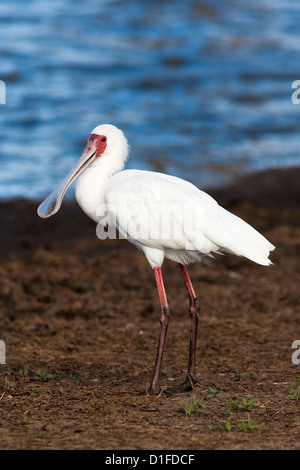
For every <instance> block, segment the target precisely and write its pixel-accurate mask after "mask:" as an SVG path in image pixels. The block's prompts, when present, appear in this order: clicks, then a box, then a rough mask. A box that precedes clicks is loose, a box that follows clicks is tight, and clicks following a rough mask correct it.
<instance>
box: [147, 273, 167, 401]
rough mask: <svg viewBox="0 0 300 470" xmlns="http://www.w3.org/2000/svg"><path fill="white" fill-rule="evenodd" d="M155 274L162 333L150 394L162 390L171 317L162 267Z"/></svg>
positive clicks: (155, 393)
mask: <svg viewBox="0 0 300 470" xmlns="http://www.w3.org/2000/svg"><path fill="white" fill-rule="evenodd" d="M154 274H155V279H156V284H157V289H158V295H159V300H160V314H159V321H160V334H159V341H158V346H157V353H156V361H155V366H154V371H153V376H152V380H151V384H150V387H149V389H148V393H149V394H150V395H158V394H159V392H160V385H159V377H160V371H161V363H162V357H163V352H164V346H165V341H166V335H167V329H168V323H169V318H170V310H169V306H168V301H167V296H166V291H165V287H164V283H163V278H162V273H161V269H160V268H159V267H158V268H154Z"/></svg>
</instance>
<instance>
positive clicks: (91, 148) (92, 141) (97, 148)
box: [83, 134, 107, 157]
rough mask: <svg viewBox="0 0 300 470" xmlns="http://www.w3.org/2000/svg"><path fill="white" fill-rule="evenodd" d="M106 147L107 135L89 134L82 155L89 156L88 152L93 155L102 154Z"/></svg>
mask: <svg viewBox="0 0 300 470" xmlns="http://www.w3.org/2000/svg"><path fill="white" fill-rule="evenodd" d="M106 147H107V137H106V136H105V135H98V134H91V135H90V137H89V140H88V141H87V144H86V147H85V149H84V151H83V155H84V154H86V155H87V156H90V153H91V152H92V154H94V156H95V157H99V156H100V155H102V154H103V153H104V151H105V149H106Z"/></svg>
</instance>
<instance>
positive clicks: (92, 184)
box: [75, 148, 128, 222]
mask: <svg viewBox="0 0 300 470" xmlns="http://www.w3.org/2000/svg"><path fill="white" fill-rule="evenodd" d="M127 153H128V150H127V148H124V150H123V151H122V149H121V151H120V150H119V151H118V152H117V153H116V152H112V151H111V152H107V153H106V154H105V155H102V156H100V157H98V158H97V159H96V160H95V161H94V162H93V163H92V164H91V165H90V166H89V167H88V168H87V169H86V170H85V171H84V172H83V173H82V175H81V176H80V177H79V179H78V182H77V184H76V191H75V195H76V200H77V202H78V204H79V206H80V207H81V209H82V210H83V211H84V212H85V213H86V214H87V215H88V216H89V217H90V218H91V219H93V220H95V222H97V221H98V219H97V216H96V212H97V208H98V206H99V205H101V204H102V203H103V198H104V190H105V185H106V183H107V182H108V181H109V179H110V178H111V177H112V176H113V175H114V174H116V173H118V172H119V171H121V170H123V168H124V165H125V161H126V158H127Z"/></svg>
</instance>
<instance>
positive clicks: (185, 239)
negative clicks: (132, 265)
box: [105, 170, 274, 265]
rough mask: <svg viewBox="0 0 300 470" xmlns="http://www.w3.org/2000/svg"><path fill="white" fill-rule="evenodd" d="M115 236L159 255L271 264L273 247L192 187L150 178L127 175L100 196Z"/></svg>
mask: <svg viewBox="0 0 300 470" xmlns="http://www.w3.org/2000/svg"><path fill="white" fill-rule="evenodd" d="M105 202H106V207H107V210H108V212H109V214H110V216H111V217H112V218H113V219H114V220H115V221H116V226H117V228H118V229H119V231H120V233H121V234H122V235H123V236H125V237H128V238H129V239H130V241H133V242H134V241H136V242H137V244H140V245H144V246H148V247H151V248H158V249H175V250H187V251H198V252H200V253H203V254H208V253H210V252H229V253H234V254H236V255H239V256H245V257H247V258H249V259H251V260H253V261H255V262H257V263H259V264H266V265H268V264H270V263H271V262H270V260H269V259H268V256H269V252H270V251H271V250H273V249H274V246H273V245H272V244H271V243H269V242H268V240H266V238H265V237H263V236H262V235H261V234H260V233H258V232H257V231H256V230H255V229H254V228H253V227H251V226H250V225H249V224H247V223H246V222H244V221H243V220H242V219H240V218H239V217H237V216H235V215H233V214H232V213H230V212H228V211H227V210H226V209H224V208H222V207H221V206H219V205H218V203H217V202H216V201H215V200H214V199H213V198H212V197H211V196H209V195H208V194H207V193H205V192H203V191H201V190H199V189H198V188H197V187H196V186H194V185H193V184H191V183H189V182H187V181H184V180H182V179H180V178H176V177H173V176H169V175H164V174H161V173H155V172H145V171H137V170H126V171H124V172H121V173H119V174H118V175H116V176H115V177H113V178H112V179H111V183H110V184H109V186H108V187H107V190H106V193H105Z"/></svg>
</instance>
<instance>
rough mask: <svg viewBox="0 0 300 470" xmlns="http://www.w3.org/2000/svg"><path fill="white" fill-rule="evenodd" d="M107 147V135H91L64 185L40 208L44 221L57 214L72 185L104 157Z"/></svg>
mask: <svg viewBox="0 0 300 470" xmlns="http://www.w3.org/2000/svg"><path fill="white" fill-rule="evenodd" d="M106 147H107V137H106V136H105V135H98V134H91V135H90V137H89V139H88V141H87V144H86V146H85V149H84V151H83V153H82V155H81V157H80V159H79V160H78V162H77V163H76V165H75V166H74V167H73V168H72V170H71V171H70V173H69V174H68V175H67V177H66V178H65V179H64V180H63V181H62V183H61V184H60V185H59V186H58V187H57V188H56V189H55V190H54V191H53V193H51V194H50V196H48V197H47V199H45V201H44V202H42V204H40V206H39V208H38V214H39V216H40V217H42V218H43V219H45V218H47V217H50V216H51V215H53V214H55V213H56V212H57V211H58V210H59V208H60V206H61V203H62V199H63V197H64V194H65V192H66V190H67V188H68V187H69V186H70V184H71V183H72V182H73V181H74V180H75V179H76V178H77V177H78V176H79V175H80V173H81V172H82V171H83V170H85V169H86V168H87V167H88V166H89V165H90V164H91V163H92V162H93V161H94V160H95V159H96V158H98V157H99V156H101V155H103V153H104V152H105V149H106Z"/></svg>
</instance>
